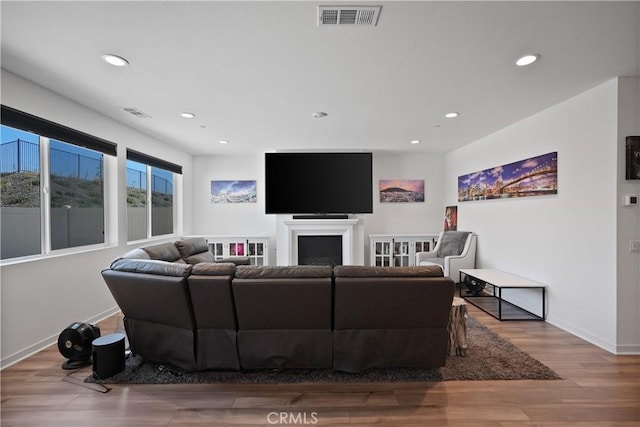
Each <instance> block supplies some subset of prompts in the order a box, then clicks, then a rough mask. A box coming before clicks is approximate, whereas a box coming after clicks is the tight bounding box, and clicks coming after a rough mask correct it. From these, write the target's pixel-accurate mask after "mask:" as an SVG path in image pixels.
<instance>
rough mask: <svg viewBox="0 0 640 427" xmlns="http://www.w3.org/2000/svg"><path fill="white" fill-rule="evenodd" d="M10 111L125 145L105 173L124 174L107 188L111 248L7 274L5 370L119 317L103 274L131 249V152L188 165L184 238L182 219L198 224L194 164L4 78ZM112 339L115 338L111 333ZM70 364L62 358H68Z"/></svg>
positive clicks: (9, 267)
mask: <svg viewBox="0 0 640 427" xmlns="http://www.w3.org/2000/svg"><path fill="white" fill-rule="evenodd" d="M0 77H1V80H2V104H4V105H7V106H10V107H13V108H17V109H19V110H22V111H25V112H28V113H30V114H34V115H36V116H39V117H43V118H46V119H48V120H51V121H54V122H57V123H60V124H63V125H65V126H69V127H71V128H75V129H77V130H80V131H83V132H86V133H89V134H92V135H95V136H98V137H101V138H104V139H107V140H110V141H113V142H115V143H117V144H118V157H117V159H116V158H112V157H111V156H105V168H106V169H111V170H113V171H117V175H113V176H112V179H110V180H109V181H108V182H107V183H106V187H107V188H108V194H107V200H108V204H109V205H108V206H109V208H110V209H109V211H108V215H107V220H108V222H109V226H111V227H112V230H113V232H112V233H111V234H110V235H108V236H107V242H108V244H107V245H105V246H104V247H99V248H97V249H92V250H90V251H85V250H81V252H77V253H72V254H66V255H55V256H46V257H43V258H41V259H37V260H32V261H25V262H15V261H10V260H9V261H5V262H3V264H2V267H1V270H2V271H1V279H2V290H1V301H0V303H1V311H2V313H1V325H0V328H1V336H2V351H1V360H0V362H1V365H2V367H6V366H7V365H9V364H11V363H14V362H15V361H17V360H19V359H21V358H23V357H25V356H27V355H29V354H31V353H33V352H35V351H38V350H40V349H42V348H44V347H45V346H47V345H49V344H51V343H54V342H56V340H57V338H58V335H59V334H60V332H61V331H62V329H63V328H65V327H67V326H68V325H70V324H71V323H73V322H76V321H80V322H91V323H94V322H96V321H98V320H100V319H102V318H104V317H105V316H107V315H109V314H110V313H113V312H115V311H116V309H117V307H116V304H115V301H114V300H113V298H112V297H111V294H110V293H109V290H108V289H107V286H106V285H105V283H104V281H103V280H102V277H101V276H100V271H101V270H102V269H104V268H105V267H107V266H108V265H109V263H110V262H111V260H112V259H114V258H115V257H116V256H117V255H119V254H121V253H123V252H125V251H126V250H128V249H129V248H128V247H127V244H126V236H127V227H126V222H125V221H120V220H119V219H122V218H126V179H125V167H126V148H127V147H130V148H132V149H135V150H137V151H140V152H144V153H147V154H149V155H152V156H154V157H158V158H160V159H165V160H169V161H171V162H173V163H177V164H181V165H182V166H183V168H184V170H185V174H184V175H182V176H181V177H179V178H178V179H177V180H176V181H177V182H176V183H175V184H174V185H175V186H176V187H179V186H183V193H184V194H182V195H181V196H179V197H176V199H177V200H176V205H177V206H180V209H179V210H178V215H177V216H178V224H177V229H176V231H177V233H182V232H184V233H189V232H190V230H189V226H188V223H187V226H183V223H182V218H184V217H187V218H190V217H191V205H192V204H191V175H190V170H191V156H189V155H187V154H185V153H183V152H182V151H179V150H176V149H174V148H172V147H170V146H169V145H166V144H163V143H161V142H159V141H156V140H154V139H152V138H150V137H148V136H146V135H144V134H141V133H138V132H135V131H133V130H132V129H131V128H128V127H126V126H123V125H121V124H119V123H117V122H115V121H113V120H111V119H109V118H107V117H105V116H102V115H100V114H97V113H96V112H94V111H92V110H89V109H87V108H85V107H83V106H81V105H79V104H77V103H75V102H73V101H71V100H69V99H67V98H64V97H61V96H59V95H57V94H55V93H53V92H51V91H49V90H46V89H44V88H42V87H40V86H37V85H35V84H33V83H30V82H28V81H26V80H24V79H22V78H20V77H18V76H16V75H14V74H12V73H9V72H7V71H6V70H2V71H1V75H0ZM106 332H110V331H106ZM61 362H62V356H61Z"/></svg>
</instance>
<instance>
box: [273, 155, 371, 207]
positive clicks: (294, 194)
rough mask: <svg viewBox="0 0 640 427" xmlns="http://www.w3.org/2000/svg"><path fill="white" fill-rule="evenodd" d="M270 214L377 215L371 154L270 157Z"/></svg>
mask: <svg viewBox="0 0 640 427" xmlns="http://www.w3.org/2000/svg"><path fill="white" fill-rule="evenodd" d="M265 192H266V200H265V204H266V213H268V214H311V215H313V214H349V213H372V212H373V175H372V154H371V153H266V154H265Z"/></svg>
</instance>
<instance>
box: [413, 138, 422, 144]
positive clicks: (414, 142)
mask: <svg viewBox="0 0 640 427" xmlns="http://www.w3.org/2000/svg"><path fill="white" fill-rule="evenodd" d="M411 143H412V144H420V140H418V139H414V140H413V141H411Z"/></svg>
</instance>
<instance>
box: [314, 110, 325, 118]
mask: <svg viewBox="0 0 640 427" xmlns="http://www.w3.org/2000/svg"><path fill="white" fill-rule="evenodd" d="M313 117H314V118H316V119H321V118H323V117H327V113H325V112H324V111H318V112H315V113H313Z"/></svg>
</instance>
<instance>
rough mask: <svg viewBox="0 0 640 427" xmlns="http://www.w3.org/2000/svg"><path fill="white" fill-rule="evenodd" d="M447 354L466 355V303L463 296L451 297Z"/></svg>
mask: <svg viewBox="0 0 640 427" xmlns="http://www.w3.org/2000/svg"><path fill="white" fill-rule="evenodd" d="M447 329H448V330H449V345H448V349H449V350H448V354H449V356H466V355H467V303H466V301H465V300H464V299H463V298H459V297H453V303H452V304H451V313H450V314H449V326H448V327H447Z"/></svg>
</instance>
